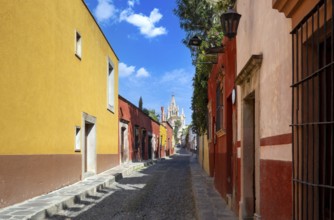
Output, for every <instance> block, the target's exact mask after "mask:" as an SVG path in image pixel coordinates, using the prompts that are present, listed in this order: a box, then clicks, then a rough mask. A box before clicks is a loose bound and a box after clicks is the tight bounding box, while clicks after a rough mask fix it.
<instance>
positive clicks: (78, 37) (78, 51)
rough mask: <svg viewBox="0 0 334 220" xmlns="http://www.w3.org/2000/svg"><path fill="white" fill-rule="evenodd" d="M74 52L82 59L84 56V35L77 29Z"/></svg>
mask: <svg viewBox="0 0 334 220" xmlns="http://www.w3.org/2000/svg"><path fill="white" fill-rule="evenodd" d="M74 42H75V43H74V50H75V51H74V52H75V56H76V57H78V58H79V59H80V60H81V57H82V37H81V34H80V33H79V32H78V31H77V30H75V35H74Z"/></svg>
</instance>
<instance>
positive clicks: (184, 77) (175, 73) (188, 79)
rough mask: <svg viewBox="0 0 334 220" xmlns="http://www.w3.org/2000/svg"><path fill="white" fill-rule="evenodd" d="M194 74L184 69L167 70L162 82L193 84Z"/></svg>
mask: <svg viewBox="0 0 334 220" xmlns="http://www.w3.org/2000/svg"><path fill="white" fill-rule="evenodd" d="M192 77H193V74H191V73H189V72H187V71H185V70H184V69H174V70H172V71H169V72H166V73H165V74H164V75H163V76H162V78H161V81H160V82H161V83H169V82H177V83H178V84H180V85H188V84H189V85H192Z"/></svg>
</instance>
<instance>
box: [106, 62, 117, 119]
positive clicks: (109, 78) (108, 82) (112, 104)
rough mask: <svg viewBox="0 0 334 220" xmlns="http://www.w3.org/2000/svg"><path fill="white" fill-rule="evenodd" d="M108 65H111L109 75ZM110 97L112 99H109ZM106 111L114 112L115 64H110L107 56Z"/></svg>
mask: <svg viewBox="0 0 334 220" xmlns="http://www.w3.org/2000/svg"><path fill="white" fill-rule="evenodd" d="M109 65H111V67H112V68H113V69H112V71H111V73H110V74H109ZM109 75H112V77H110V76H109ZM110 81H111V82H110ZM110 87H111V88H110ZM110 89H112V90H113V92H112V94H110V93H111V92H110ZM111 95H112V99H110V96H111ZM111 102H112V103H111ZM107 109H108V110H109V111H111V112H112V113H114V112H115V64H114V63H113V62H112V60H111V59H110V57H109V56H108V57H107Z"/></svg>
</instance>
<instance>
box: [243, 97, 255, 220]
mask: <svg viewBox="0 0 334 220" xmlns="http://www.w3.org/2000/svg"><path fill="white" fill-rule="evenodd" d="M243 110H244V111H243V129H244V130H243V148H244V149H243V162H244V165H243V170H244V198H245V208H246V215H247V217H253V215H254V213H255V208H256V207H255V201H256V197H255V92H252V93H251V94H249V95H248V96H247V97H246V98H245V99H244V103H243Z"/></svg>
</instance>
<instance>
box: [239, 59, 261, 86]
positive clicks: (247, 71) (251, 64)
mask: <svg viewBox="0 0 334 220" xmlns="http://www.w3.org/2000/svg"><path fill="white" fill-rule="evenodd" d="M262 58H263V56H262V54H257V55H256V54H253V55H252V56H251V57H250V58H249V60H248V61H247V63H246V65H245V66H244V68H243V69H242V70H241V71H240V73H239V74H238V76H237V78H236V79H235V84H236V85H239V86H240V85H242V84H243V83H244V82H245V81H246V80H248V79H250V78H251V76H252V75H253V73H254V70H256V69H259V68H260V67H261V64H262Z"/></svg>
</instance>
